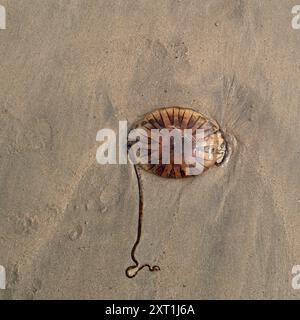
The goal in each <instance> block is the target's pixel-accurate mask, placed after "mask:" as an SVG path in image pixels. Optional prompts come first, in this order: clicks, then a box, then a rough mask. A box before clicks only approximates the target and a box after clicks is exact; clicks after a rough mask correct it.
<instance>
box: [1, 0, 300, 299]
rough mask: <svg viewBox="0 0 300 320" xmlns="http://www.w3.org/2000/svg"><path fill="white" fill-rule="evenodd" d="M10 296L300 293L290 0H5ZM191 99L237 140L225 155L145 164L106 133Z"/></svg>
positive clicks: (4, 181)
mask: <svg viewBox="0 0 300 320" xmlns="http://www.w3.org/2000/svg"><path fill="white" fill-rule="evenodd" d="M1 4H2V5H4V6H5V7H6V10H7V29H6V30H0V56H1V61H0V88H1V90H0V144H1V148H0V265H3V266H4V267H5V268H6V271H7V289H6V290H0V299H75V298H77V299H146V298H149V299H173V298H174V299H237V298H240V299H249V298H254V299H269V298H271V299H277V298H281V299H287V298H292V299H298V298H299V297H300V291H297V290H293V289H292V286H291V281H292V267H293V265H296V264H300V216H299V210H300V202H299V200H300V193H299V176H300V160H299V138H300V130H299V121H300V111H299V89H300V74H299V72H298V71H297V67H298V66H299V64H300V58H299V52H300V30H293V29H292V27H291V19H292V14H291V8H292V7H293V5H294V4H295V3H294V1H280V0H273V1H258V0H255V1H250V0H249V1H246V0H245V1H243V0H239V1H238V0H225V1H217V0H210V1H205V0H201V1H193V0H190V1H188V0H187V1H184V0H182V1H179V0H178V1H176V0H172V1H171V0H168V1H134V0H133V1H129V0H126V1H125V0H124V1H99V0H89V1H83V0H51V1H47V0H26V1H25V0H10V1H8V0H1ZM172 105H180V106H189V107H192V108H194V109H195V110H197V111H199V112H202V113H204V114H206V115H207V116H209V117H211V118H213V119H215V120H217V121H218V123H219V124H220V126H221V127H222V129H223V130H224V131H225V133H226V134H228V135H230V136H231V137H232V141H235V143H233V144H234V145H233V153H232V155H231V158H230V161H229V162H228V163H227V165H225V166H223V167H220V168H215V169H211V170H209V171H208V172H206V173H205V174H204V175H202V176H199V177H196V178H191V179H184V180H177V181H174V180H166V179H161V178H158V177H156V176H154V175H151V174H148V173H146V172H143V177H142V178H143V184H144V189H145V191H144V192H145V218H144V228H143V237H142V241H141V244H140V246H139V248H138V251H137V256H138V257H139V260H140V261H141V262H142V263H151V264H158V265H159V266H160V268H161V271H159V272H157V273H149V272H148V271H147V270H143V271H141V272H140V273H139V274H138V276H137V277H136V278H134V279H128V278H126V276H125V269H126V267H127V266H129V265H130V264H131V263H132V262H131V260H130V250H131V248H132V245H133V242H134V240H135V236H136V224H137V210H138V189H137V183H136V179H135V176H134V171H133V168H132V167H131V166H130V165H99V164H97V162H96V149H97V147H98V146H99V143H98V142H96V133H97V131H98V130H99V129H102V128H111V129H114V130H117V129H118V121H119V120H128V122H129V123H133V122H134V121H136V120H137V119H138V118H139V117H140V116H142V115H143V114H144V113H146V112H149V111H151V110H153V109H154V108H156V107H157V106H172Z"/></svg>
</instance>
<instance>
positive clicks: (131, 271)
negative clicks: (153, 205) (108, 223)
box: [126, 165, 160, 278]
mask: <svg viewBox="0 0 300 320" xmlns="http://www.w3.org/2000/svg"><path fill="white" fill-rule="evenodd" d="M134 171H135V174H136V177H137V181H138V189H139V219H138V228H137V236H136V240H135V243H134V245H133V247H132V249H131V259H132V261H133V262H134V265H133V266H129V267H128V268H127V269H126V276H127V277H128V278H134V277H135V276H136V275H137V274H138V272H139V271H140V270H142V269H143V268H145V267H147V268H148V269H149V271H151V272H153V271H159V270H160V268H159V266H156V265H155V266H151V265H149V264H143V265H141V266H140V263H139V262H138V260H137V258H136V257H135V251H136V249H137V247H138V245H139V243H140V241H141V235H142V224H143V213H144V193H143V185H142V179H141V173H140V171H139V168H138V167H137V166H136V165H134Z"/></svg>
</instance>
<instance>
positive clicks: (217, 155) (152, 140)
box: [126, 107, 228, 278]
mask: <svg viewBox="0 0 300 320" xmlns="http://www.w3.org/2000/svg"><path fill="white" fill-rule="evenodd" d="M227 150H228V148H227V143H226V140H225V137H224V134H223V132H222V131H221V129H220V127H219V125H218V124H217V123H216V121H213V120H211V119H208V118H207V117H206V116H204V115H203V114H201V113H199V112H197V111H194V110H192V109H190V108H182V107H167V108H160V109H157V110H154V111H152V112H149V113H147V114H146V115H144V117H143V118H142V119H141V120H140V121H138V122H137V123H136V124H135V125H134V126H133V128H132V129H131V130H130V132H129V135H128V152H129V158H130V160H131V161H132V162H133V165H134V170H135V174H136V177H137V182H138V190H139V215H138V228H137V236H136V241H135V243H134V245H133V247H132V250H131V259H132V261H133V262H134V265H132V266H129V267H128V268H127V269H126V275H127V277H129V278H133V277H135V276H136V275H137V273H138V272H139V271H140V270H141V269H143V268H145V267H147V268H148V269H149V270H150V271H158V270H160V268H159V266H157V265H153V266H151V265H150V264H140V263H139V261H138V260H137V258H136V256H135V252H136V249H137V246H138V244H139V242H140V240H141V233H142V222H143V202H144V195H143V187H142V180H141V171H140V168H142V169H144V170H146V171H148V172H151V173H153V174H155V175H158V176H160V177H163V178H171V179H180V178H186V177H189V176H197V175H200V174H201V173H203V172H204V171H206V170H208V169H209V168H211V167H214V166H220V165H221V164H222V163H223V162H224V160H225V158H226V155H227ZM187 151H188V152H187Z"/></svg>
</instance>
